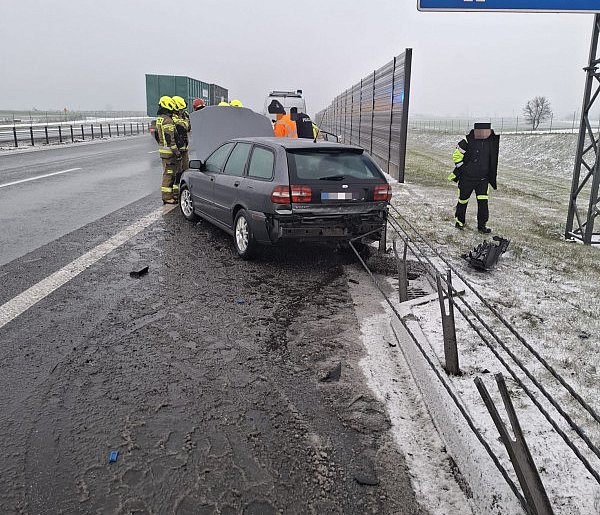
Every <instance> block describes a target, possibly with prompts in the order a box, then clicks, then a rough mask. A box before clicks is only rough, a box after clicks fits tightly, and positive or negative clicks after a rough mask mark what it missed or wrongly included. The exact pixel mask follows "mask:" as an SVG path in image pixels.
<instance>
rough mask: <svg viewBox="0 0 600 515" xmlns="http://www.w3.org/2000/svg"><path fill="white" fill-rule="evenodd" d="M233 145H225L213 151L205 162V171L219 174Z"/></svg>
mask: <svg viewBox="0 0 600 515" xmlns="http://www.w3.org/2000/svg"><path fill="white" fill-rule="evenodd" d="M234 145H235V143H225V145H223V146H222V147H219V148H218V149H217V150H215V151H214V152H213V153H212V154H211V155H210V157H209V158H208V159H207V160H206V165H205V169H206V171H207V172H213V173H221V171H222V170H223V166H225V160H226V159H227V156H228V155H229V152H230V151H231V149H232V148H233V146H234Z"/></svg>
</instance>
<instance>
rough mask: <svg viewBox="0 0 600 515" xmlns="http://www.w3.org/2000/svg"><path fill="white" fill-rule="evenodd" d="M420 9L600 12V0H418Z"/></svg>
mask: <svg viewBox="0 0 600 515" xmlns="http://www.w3.org/2000/svg"><path fill="white" fill-rule="evenodd" d="M417 8H418V9H419V11H500V12H537V13H540V12H546V13H600V0H417Z"/></svg>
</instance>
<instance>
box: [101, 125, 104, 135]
mask: <svg viewBox="0 0 600 515" xmlns="http://www.w3.org/2000/svg"><path fill="white" fill-rule="evenodd" d="M100 138H104V130H103V129H102V124H100Z"/></svg>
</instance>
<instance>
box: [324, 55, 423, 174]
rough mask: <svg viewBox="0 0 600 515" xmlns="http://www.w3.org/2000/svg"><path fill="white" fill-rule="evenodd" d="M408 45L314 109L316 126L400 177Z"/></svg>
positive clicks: (409, 59)
mask: <svg viewBox="0 0 600 515" xmlns="http://www.w3.org/2000/svg"><path fill="white" fill-rule="evenodd" d="M411 64H412V49H411V48H407V49H406V51H405V52H404V53H403V54H401V55H399V56H397V57H394V59H393V60H392V61H390V62H389V63H387V64H386V65H384V66H382V67H381V68H379V69H378V70H375V71H374V72H373V73H371V74H369V75H368V76H367V77H365V78H364V79H363V80H361V81H360V83H358V84H355V85H354V86H352V87H351V88H349V89H347V90H346V91H344V92H343V93H342V94H340V95H338V96H337V97H336V98H335V99H334V100H333V102H332V103H331V105H330V106H329V107H327V108H326V109H324V110H322V111H320V112H318V113H317V115H316V117H315V120H316V123H317V125H319V127H323V129H325V130H327V131H329V132H333V133H334V134H337V135H338V136H339V137H340V138H341V140H342V142H343V143H347V144H351V145H358V146H361V147H362V148H364V149H365V150H367V151H368V152H369V153H370V154H371V155H372V156H373V158H374V159H375V160H376V161H377V162H378V164H379V165H380V166H381V167H382V168H383V169H384V170H386V171H387V172H388V173H389V174H391V175H392V176H393V177H395V178H396V179H398V180H399V181H400V182H403V181H404V160H405V155H406V133H407V128H408V103H409V97H410V74H411Z"/></svg>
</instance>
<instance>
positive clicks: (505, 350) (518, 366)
mask: <svg viewBox="0 0 600 515" xmlns="http://www.w3.org/2000/svg"><path fill="white" fill-rule="evenodd" d="M378 231H381V229H377V230H375V231H372V232H378ZM386 232H388V233H390V234H388V235H387V236H386V237H385V238H384V239H385V240H387V239H389V238H390V237H391V239H392V241H393V248H394V253H395V256H396V259H397V260H398V261H399V263H398V273H399V287H402V284H404V285H405V286H404V287H405V288H406V283H407V281H406V280H402V279H403V277H402V275H406V255H407V252H410V253H411V255H412V256H413V257H414V259H416V261H417V262H418V263H419V265H420V266H421V269H422V270H424V271H425V274H427V275H428V278H429V279H430V283H431V284H434V285H435V284H437V288H438V295H439V299H440V305H441V309H442V313H441V321H442V323H444V322H445V321H447V320H444V315H446V317H447V316H448V313H446V310H445V307H444V304H443V302H444V298H447V300H448V303H449V307H450V309H451V311H452V323H454V320H453V319H454V310H456V312H457V313H458V315H459V316H461V317H462V318H463V319H464V320H465V321H466V323H467V325H468V326H469V327H470V328H471V329H472V330H473V331H474V332H475V333H476V334H477V336H478V337H479V339H480V341H481V342H482V343H483V344H484V345H485V346H486V347H487V348H488V349H489V350H490V351H491V352H492V354H493V355H494V357H495V358H496V359H497V360H498V363H499V364H500V365H501V366H502V368H504V369H505V370H506V371H507V372H508V373H509V375H510V376H511V378H512V379H513V380H514V382H515V383H516V384H517V385H518V386H519V387H520V388H521V390H522V391H523V392H524V393H525V394H526V395H527V396H528V397H529V398H530V400H531V401H532V403H533V405H534V406H535V407H536V408H537V410H538V411H539V413H540V414H541V415H542V416H543V417H544V418H545V419H546V421H547V422H548V424H549V425H550V426H551V428H552V430H553V431H554V432H555V433H556V434H557V435H558V436H559V437H560V438H561V439H562V440H563V442H564V443H565V444H566V446H567V447H568V448H569V449H570V450H571V451H572V452H573V454H574V455H575V456H576V457H577V459H578V460H579V461H580V463H581V464H582V465H583V466H584V467H585V469H586V470H587V471H588V472H589V474H590V475H591V476H592V477H593V478H594V480H595V481H596V482H597V483H598V484H600V449H599V448H598V446H597V445H596V444H595V443H594V442H593V441H592V439H591V438H590V436H589V433H590V429H591V428H593V429H594V430H597V429H598V428H600V415H599V414H598V413H597V412H596V411H595V409H594V408H593V407H592V406H591V405H590V404H589V403H588V402H587V401H586V400H585V399H584V398H583V396H582V395H581V394H580V393H578V392H577V391H576V390H575V389H574V388H573V386H571V385H570V384H569V382H568V381H566V380H565V379H564V377H562V375H561V374H560V373H559V372H558V371H557V370H556V369H555V368H554V367H553V366H552V365H551V364H550V363H549V362H548V361H547V360H546V359H545V358H544V357H543V356H542V355H541V354H540V353H539V352H538V351H537V350H536V349H535V348H534V346H533V345H532V344H530V343H529V342H528V341H527V340H526V339H525V338H524V337H523V336H522V335H521V334H520V332H519V331H518V330H517V329H516V328H515V327H514V326H513V325H512V324H511V323H510V322H508V320H507V319H506V317H504V316H503V315H502V314H501V313H500V312H499V311H498V309H497V308H495V307H494V306H493V305H492V304H491V303H490V302H489V301H487V300H486V299H485V298H484V297H483V296H482V295H481V294H480V293H479V291H478V289H477V288H476V287H475V286H473V285H472V284H471V282H470V281H469V280H468V279H467V278H466V277H465V275H464V273H461V272H460V271H459V270H458V269H457V268H456V267H455V266H453V265H452V264H451V263H450V262H449V260H448V259H447V258H445V257H444V256H443V255H442V254H441V252H440V251H439V250H438V249H437V248H436V247H435V246H434V245H433V244H431V243H430V242H429V241H428V240H427V239H426V238H425V237H424V236H423V235H422V234H421V233H420V232H419V231H418V230H417V229H416V228H415V227H414V225H413V224H411V223H410V221H409V220H408V219H407V218H406V217H405V216H404V215H403V214H402V213H400V211H398V210H397V209H396V208H395V207H394V206H390V212H389V214H388V224H387V228H386ZM367 235H369V233H368V234H367ZM367 235H361V236H359V237H357V238H354V239H353V240H351V242H350V246H351V248H352V249H353V251H354V253H355V254H356V256H357V258H358V260H359V261H360V263H361V265H362V266H363V267H364V269H365V270H366V272H367V273H368V274H369V276H370V277H371V278H372V280H373V281H374V283H375V286H376V287H377V289H378V290H379V291H380V293H381V294H382V295H383V297H384V299H385V301H386V303H387V304H388V306H389V307H390V308H391V310H392V312H393V313H394V316H395V317H397V319H398V321H399V322H400V323H401V324H402V326H403V327H404V329H405V330H406V331H407V333H408V335H409V336H410V337H411V339H412V340H413V343H414V344H415V346H416V347H417V348H418V350H419V352H420V353H421V354H422V356H423V358H424V359H425V361H426V362H427V364H428V365H429V367H430V368H431V369H432V371H433V372H434V373H435V375H436V376H437V378H438V379H439V381H440V383H441V384H442V386H443V387H444V389H445V390H446V391H447V393H448V395H449V397H450V398H451V399H452V401H453V402H454V404H455V405H456V407H457V409H458V411H459V412H460V413H461V414H462V416H463V418H464V419H465V422H466V423H467V426H468V427H469V428H470V429H471V431H472V432H473V433H474V434H475V436H476V437H477V439H478V440H479V441H480V443H481V445H482V446H483V448H484V449H485V451H486V452H487V453H488V454H489V456H490V458H491V460H492V462H493V463H494V465H495V466H496V467H497V468H498V470H499V472H500V473H501V475H502V476H503V477H504V479H505V480H506V482H507V484H508V486H509V487H510V488H511V490H512V491H513V492H514V494H515V496H516V498H517V499H518V500H519V502H520V503H521V505H522V506H523V508H524V510H525V511H526V512H527V513H541V512H539V511H536V508H535V507H534V506H532V504H531V503H532V501H531V495H530V494H531V492H529V491H528V487H527V486H523V490H524V492H525V495H523V494H522V493H521V492H520V491H519V489H518V487H517V485H516V484H515V482H514V481H513V480H512V479H511V477H510V476H509V474H508V473H507V471H506V469H505V468H504V466H503V465H502V464H501V461H500V459H499V456H498V455H497V454H496V453H494V451H493V450H492V448H491V446H490V444H489V442H487V441H486V440H485V437H484V436H483V433H482V431H480V429H479V428H478V427H477V423H476V422H475V420H474V419H473V418H472V416H471V415H470V411H471V410H470V409H469V407H468V406H466V405H465V402H464V401H463V400H462V399H461V398H459V397H458V395H457V394H456V393H455V391H456V390H455V389H454V388H452V386H451V381H450V376H451V375H456V374H457V373H458V374H460V371H459V370H458V349H457V347H456V338H454V339H453V346H454V349H450V350H451V351H452V350H453V352H451V353H450V356H449V354H448V352H447V346H446V341H445V342H444V343H445V351H446V362H447V364H448V360H449V359H450V360H451V362H452V363H454V366H450V367H448V366H442V365H441V364H440V362H439V361H438V360H437V359H436V357H432V356H430V355H429V354H428V353H427V351H426V350H425V349H424V348H423V346H422V345H421V343H420V342H419V340H418V338H417V337H416V336H415V334H414V332H413V331H412V330H411V328H410V326H409V325H408V323H407V322H406V320H404V319H403V317H402V316H401V314H400V312H399V311H398V307H397V304H396V302H395V301H393V300H392V298H391V297H390V295H389V293H386V290H385V288H383V287H382V286H381V285H380V283H379V281H378V280H377V278H376V277H375V275H374V274H373V272H372V271H371V270H370V268H369V266H368V264H367V262H366V261H365V259H364V258H363V257H362V255H361V254H360V253H359V250H358V249H357V247H356V242H357V241H360V240H361V239H362V238H364V237H365V236H367ZM396 241H400V242H402V243H403V244H404V255H403V258H402V260H403V261H404V263H403V264H401V263H400V260H401V258H400V257H399V253H398V252H397V249H396ZM402 265H403V266H402ZM452 276H454V277H456V278H458V279H459V280H460V281H461V282H462V283H463V285H464V287H465V291H468V292H469V294H470V296H472V297H474V299H475V302H476V303H477V305H475V304H474V303H473V302H472V301H470V300H468V298H467V295H464V292H459V291H457V290H456V288H455V287H454V286H453V284H452ZM403 298H404V299H406V295H402V292H399V299H400V300H402V299H403ZM443 329H445V330H444V331H443V334H444V335H445V336H446V333H447V328H446V327H444V328H443ZM452 329H453V331H450V333H453V332H454V327H452ZM501 333H503V334H501ZM450 343H452V342H450ZM450 347H452V345H450ZM517 350H518V351H519V352H524V353H526V354H527V355H528V356H529V358H527V360H524V359H523V358H519V356H518V355H517V352H516V351H517ZM452 356H453V357H452ZM526 361H527V362H526ZM532 363H537V364H539V365H541V367H543V369H544V371H545V372H546V374H545V376H546V379H545V380H542V379H541V378H540V377H538V376H536V375H535V374H534V373H533V372H532V371H531V370H532V368H533V367H532V366H531V365H532ZM477 379H478V378H476V383H477V382H478V381H477ZM544 381H545V382H544ZM479 382H480V381H479ZM526 382H528V384H526ZM548 382H550V383H551V384H546V383H548ZM478 388H480V385H478ZM551 389H552V390H553V391H552V392H551ZM557 392H560V394H561V395H562V396H563V398H565V397H566V398H568V399H570V400H571V401H574V402H570V404H569V406H567V405H566V404H565V403H564V402H560V401H559V400H558V398H557ZM539 394H541V397H543V399H544V400H543V401H542V400H541V398H539ZM544 404H546V405H544ZM551 411H553V412H554V413H551ZM492 416H493V413H492ZM576 419H577V420H579V421H580V422H579V423H578V422H577V421H576ZM561 425H562V426H563V427H561ZM509 454H510V449H509ZM592 462H594V464H593V463H592ZM521 465H522V463H520V462H519V463H514V467H515V470H517V476H518V477H519V479H520V480H521V474H520V473H519V469H520V467H521ZM533 470H534V471H535V467H534V468H533ZM535 472H536V473H537V471H535ZM537 480H538V481H537V482H538V483H540V482H539V478H537ZM534 483H535V481H534ZM543 496H545V493H543V494H542V497H543ZM526 497H527V498H526ZM534 497H535V496H534Z"/></svg>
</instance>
